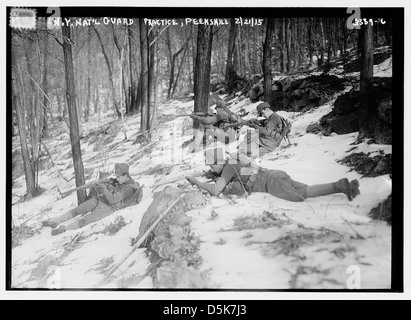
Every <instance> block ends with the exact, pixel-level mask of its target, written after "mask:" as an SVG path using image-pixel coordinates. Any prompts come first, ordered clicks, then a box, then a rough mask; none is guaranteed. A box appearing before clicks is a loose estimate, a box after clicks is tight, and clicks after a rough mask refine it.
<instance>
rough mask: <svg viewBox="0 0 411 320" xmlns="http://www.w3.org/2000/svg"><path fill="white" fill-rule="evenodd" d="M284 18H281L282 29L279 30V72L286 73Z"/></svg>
mask: <svg viewBox="0 0 411 320" xmlns="http://www.w3.org/2000/svg"><path fill="white" fill-rule="evenodd" d="M285 19H286V18H282V19H281V20H282V21H281V22H282V28H281V72H283V73H285V72H286V71H287V62H286V60H285V59H286V57H287V39H286V37H287V33H286V21H285Z"/></svg>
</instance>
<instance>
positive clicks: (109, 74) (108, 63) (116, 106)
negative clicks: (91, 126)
mask: <svg viewBox="0 0 411 320" xmlns="http://www.w3.org/2000/svg"><path fill="white" fill-rule="evenodd" d="M91 26H92V28H93V29H94V32H95V33H96V35H97V38H98V40H99V42H100V45H101V51H102V52H103V55H104V59H105V60H106V64H107V69H108V78H109V79H108V80H109V82H110V89H111V94H112V96H113V105H114V109H115V111H116V113H117V116H118V117H119V118H120V117H121V113H120V110H119V108H118V104H117V100H116V90H115V89H114V80H113V72H112V71H111V65H110V60H109V59H108V56H107V53H106V50H105V48H104V44H103V41H102V40H101V37H100V34H99V33H98V31H97V29H96V27H95V26H94V25H93V24H91Z"/></svg>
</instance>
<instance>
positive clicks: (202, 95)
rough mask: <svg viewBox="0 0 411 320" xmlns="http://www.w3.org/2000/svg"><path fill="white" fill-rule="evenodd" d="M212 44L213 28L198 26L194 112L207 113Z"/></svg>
mask: <svg viewBox="0 0 411 320" xmlns="http://www.w3.org/2000/svg"><path fill="white" fill-rule="evenodd" d="M212 43H213V26H204V25H199V26H198V36H197V56H196V64H195V77H194V112H208V96H209V92H210V69H211V48H212ZM198 126H199V124H198V121H194V124H193V127H194V128H198Z"/></svg>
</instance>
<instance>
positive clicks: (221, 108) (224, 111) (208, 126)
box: [190, 95, 238, 152]
mask: <svg viewBox="0 0 411 320" xmlns="http://www.w3.org/2000/svg"><path fill="white" fill-rule="evenodd" d="M214 96H215V95H214ZM212 97H213V95H212V96H210V101H212V102H214V100H215V101H216V111H217V113H216V114H214V115H212V116H206V117H204V116H198V115H195V114H194V115H190V117H191V119H193V120H198V121H199V122H200V127H199V128H198V129H197V131H196V133H195V136H194V148H193V150H192V151H193V152H194V151H195V150H198V148H199V147H200V145H201V143H202V141H203V139H204V135H205V138H206V140H208V139H209V138H211V139H212V140H214V139H216V140H217V141H219V142H221V143H227V142H233V141H235V140H236V139H237V131H236V129H235V128H234V127H230V128H227V129H224V128H223V127H224V124H229V123H233V122H236V121H238V116H237V115H235V114H234V113H233V112H231V110H230V109H229V108H228V107H227V106H226V103H225V102H224V101H223V100H221V99H219V98H218V99H214V100H212V99H211V98H212ZM212 102H210V103H212ZM209 107H210V106H209Z"/></svg>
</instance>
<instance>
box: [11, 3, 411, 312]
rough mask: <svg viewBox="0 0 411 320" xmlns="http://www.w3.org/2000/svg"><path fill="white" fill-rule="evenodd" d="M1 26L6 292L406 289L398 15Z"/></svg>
mask: <svg viewBox="0 0 411 320" xmlns="http://www.w3.org/2000/svg"><path fill="white" fill-rule="evenodd" d="M6 15H7V17H6V19H5V20H6V23H7V27H6V51H7V63H6V80H7V81H6V83H5V87H6V94H7V101H6V108H4V110H5V111H6V112H5V113H4V117H7V118H6V119H7V125H6V128H4V131H6V139H5V145H6V148H5V152H6V154H5V155H4V158H5V159H7V160H6V187H5V189H6V190H5V208H4V209H5V210H4V211H5V215H4V219H3V220H4V221H5V222H6V224H5V227H4V229H5V234H6V237H5V238H6V254H5V256H6V261H5V271H6V290H7V291H22V292H24V291H30V290H39V291H43V290H44V291H53V292H61V291H63V292H64V291H65V290H71V291H72V290H79V291H88V290H93V292H95V291H99V290H102V291H106V292H107V291H108V292H116V291H122V290H130V291H136V292H138V291H141V292H145V291H147V292H151V293H153V292H156V291H159V292H161V291H163V290H168V291H179V292H187V293H188V294H189V293H190V292H197V291H198V292H202V291H206V292H218V291H220V292H291V293H292V292H310V291H324V292H363V291H365V292H387V293H390V292H397V293H399V292H402V291H403V290H404V287H403V271H404V265H403V263H404V248H403V245H404V239H403V236H404V231H405V232H406V230H404V190H403V185H404V180H405V176H404V172H403V165H404V162H403V161H404V160H403V157H404V150H403V147H404V137H403V134H404V132H403V131H404V125H403V123H404V41H405V40H404V18H405V17H404V7H378V4H377V5H376V6H375V7H360V6H359V7H343V6H339V7H315V6H312V7H275V4H272V6H263V5H262V6H260V7H236V8H230V7H224V6H223V7H195V6H193V7H190V6H189V5H187V6H184V7H180V8H179V7H172V6H163V7H140V6H137V4H136V5H135V6H132V5H130V6H110V5H109V4H107V6H94V7H87V6H85V7H78V6H67V5H66V6H60V7H59V6H42V7H39V6H35V7H32V6H29V5H28V6H12V5H10V6H7V7H6ZM172 311H173V310H172V309H170V310H169V312H170V313H172ZM237 311H238V312H240V313H241V312H242V311H241V309H239V310H236V312H237Z"/></svg>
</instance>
